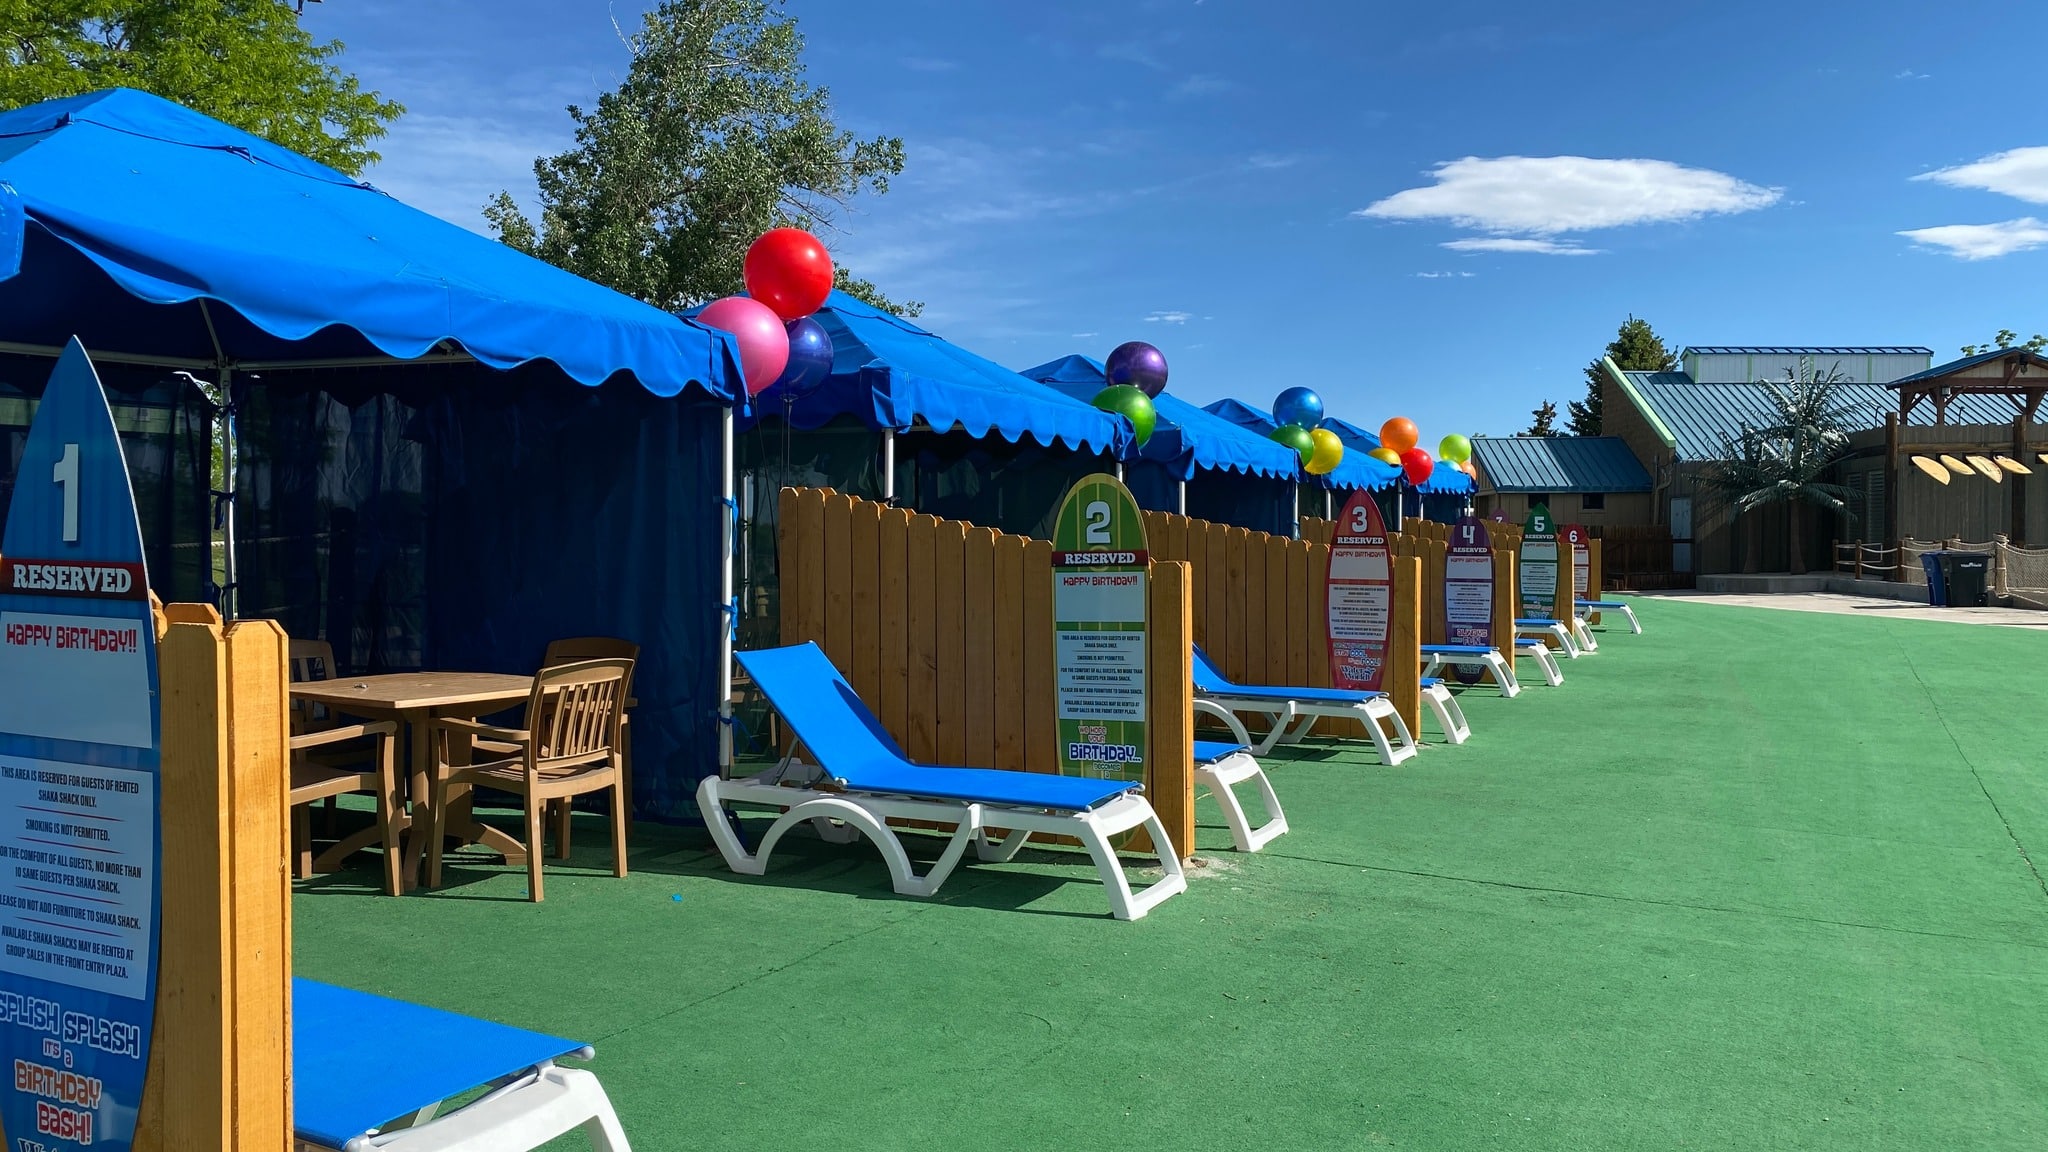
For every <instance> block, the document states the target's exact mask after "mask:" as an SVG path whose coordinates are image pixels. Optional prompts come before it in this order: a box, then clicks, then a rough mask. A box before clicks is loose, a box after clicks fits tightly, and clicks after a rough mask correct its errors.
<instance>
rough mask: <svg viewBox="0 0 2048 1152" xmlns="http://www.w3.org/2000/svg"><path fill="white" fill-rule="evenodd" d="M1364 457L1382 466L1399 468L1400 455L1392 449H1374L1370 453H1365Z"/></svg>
mask: <svg viewBox="0 0 2048 1152" xmlns="http://www.w3.org/2000/svg"><path fill="white" fill-rule="evenodd" d="M1366 455H1367V456H1370V457H1372V458H1373V459H1375V460H1377V461H1379V462H1380V463H1382V464H1392V465H1393V466H1394V467H1396V468H1399V467H1400V466H1401V454H1400V453H1399V452H1396V451H1394V450H1393V449H1392V448H1384V447H1382V448H1374V449H1373V450H1372V451H1370V452H1367V453H1366Z"/></svg>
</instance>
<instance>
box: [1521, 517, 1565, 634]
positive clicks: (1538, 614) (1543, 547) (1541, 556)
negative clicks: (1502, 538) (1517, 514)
mask: <svg viewBox="0 0 2048 1152" xmlns="http://www.w3.org/2000/svg"><path fill="white" fill-rule="evenodd" d="M1515 584H1516V585H1517V587H1519V588H1520V590H1521V594H1522V615H1523V616H1526V617H1529V618H1531V619H1540V620H1556V619H1558V618H1559V617H1558V615H1557V525H1556V524H1553V523H1551V520H1550V507H1549V506H1548V505H1545V504H1538V505H1537V506H1535V507H1534V508H1531V509H1529V519H1528V520H1527V521H1526V522H1525V523H1524V524H1523V525H1522V563H1521V566H1520V567H1519V568H1518V569H1517V570H1516V572H1515Z"/></svg>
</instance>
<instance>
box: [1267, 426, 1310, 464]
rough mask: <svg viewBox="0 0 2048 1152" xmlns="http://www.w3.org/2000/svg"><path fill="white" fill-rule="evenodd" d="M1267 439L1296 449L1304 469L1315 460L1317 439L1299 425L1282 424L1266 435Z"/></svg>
mask: <svg viewBox="0 0 2048 1152" xmlns="http://www.w3.org/2000/svg"><path fill="white" fill-rule="evenodd" d="M1266 439H1268V440H1273V441H1277V442H1279V443H1281V444H1285V445H1287V446H1288V447H1289V448H1292V449H1294V451H1295V454H1296V455H1298V456H1300V457H1301V466H1302V467H1303V468H1306V467H1308V462H1309V461H1310V460H1313V459H1315V456H1316V438H1315V437H1314V436H1311V435H1310V434H1309V430H1308V429H1306V428H1303V427H1302V426H1301V425H1299V424H1282V425H1281V426H1279V427H1278V428H1275V429H1273V430H1272V431H1271V432H1268V433H1266Z"/></svg>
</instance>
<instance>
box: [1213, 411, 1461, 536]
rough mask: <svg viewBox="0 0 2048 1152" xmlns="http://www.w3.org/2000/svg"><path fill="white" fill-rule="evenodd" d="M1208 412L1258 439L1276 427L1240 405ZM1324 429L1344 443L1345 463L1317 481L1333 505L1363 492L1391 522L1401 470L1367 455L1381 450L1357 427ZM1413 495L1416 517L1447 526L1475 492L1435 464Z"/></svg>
mask: <svg viewBox="0 0 2048 1152" xmlns="http://www.w3.org/2000/svg"><path fill="white" fill-rule="evenodd" d="M1209 411H1210V412H1213V413H1215V414H1216V415H1218V416H1221V417H1223V418H1224V419H1226V420H1229V421H1231V422H1232V423H1234V424H1237V425H1239V426H1241V427H1245V428H1250V429H1253V430H1255V431H1257V432H1259V433H1260V434H1261V435H1264V434H1265V433H1268V432H1271V431H1272V430H1273V429H1274V427H1275V424H1274V423H1273V417H1272V415H1271V414H1270V413H1268V412H1265V411H1264V410H1262V409H1258V408H1254V407H1252V406H1251V405H1249V404H1246V403H1244V402H1243V401H1241V400H1218V401H1216V402H1215V403H1214V404H1211V405H1209ZM1322 426H1323V427H1325V428H1328V429H1329V430H1330V431H1332V432H1335V433H1336V434H1337V438H1338V439H1339V440H1342V441H1343V442H1344V460H1343V462H1342V463H1340V464H1338V465H1337V468H1336V470H1335V471H1333V472H1331V473H1330V474H1329V475H1327V476H1324V477H1321V478H1320V479H1321V480H1322V482H1323V483H1322V487H1323V488H1325V489H1326V490H1328V491H1329V492H1330V494H1331V497H1332V499H1334V498H1335V497H1336V494H1337V493H1340V492H1352V491H1367V492H1373V493H1377V494H1380V495H1382V496H1383V497H1385V499H1383V501H1382V502H1383V503H1384V504H1385V505H1386V507H1384V508H1383V509H1382V510H1383V511H1384V512H1386V513H1387V514H1388V515H1389V516H1391V515H1392V514H1393V513H1394V511H1395V509H1394V507H1393V501H1394V500H1396V499H1400V500H1404V501H1405V498H1406V492H1407V491H1410V489H1408V488H1407V486H1406V485H1405V484H1404V483H1403V482H1402V479H1401V470H1400V469H1399V468H1397V467H1395V466H1394V465H1392V464H1388V463H1386V462H1385V461H1382V460H1375V459H1373V458H1372V457H1371V456H1369V455H1367V453H1369V452H1371V451H1372V450H1373V449H1375V448H1378V447H1379V446H1380V438H1379V437H1378V436H1376V435H1374V434H1373V433H1371V432H1367V431H1366V430H1365V429H1363V428H1360V427H1358V426H1357V425H1356V424H1352V423H1351V422H1349V421H1347V420H1341V419H1338V418H1336V417H1334V416H1333V417H1329V418H1326V419H1325V420H1324V421H1323V425H1322ZM1416 491H1419V493H1420V498H1419V500H1418V502H1417V503H1418V504H1419V508H1418V509H1417V511H1419V513H1420V514H1421V515H1423V516H1425V517H1427V518H1429V519H1431V520H1438V521H1441V522H1445V523H1448V522H1449V521H1452V520H1455V519H1457V518H1458V516H1460V515H1461V514H1463V511H1464V508H1465V506H1466V504H1467V503H1468V502H1469V500H1470V494H1471V492H1472V491H1473V484H1472V478H1471V477H1470V476H1467V475H1465V474H1464V473H1463V472H1460V471H1458V470H1457V469H1456V468H1454V467H1452V466H1451V465H1449V464H1447V463H1445V462H1443V461H1441V460H1439V461H1437V465H1436V468H1435V469H1434V470H1433V471H1432V472H1431V474H1430V478H1429V482H1428V483H1426V484H1424V485H1423V486H1422V487H1421V488H1420V489H1419V490H1416ZM1404 511H1406V509H1404ZM1410 514H1414V513H1413V512H1411V513H1410Z"/></svg>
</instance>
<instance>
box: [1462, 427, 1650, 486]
mask: <svg viewBox="0 0 2048 1152" xmlns="http://www.w3.org/2000/svg"><path fill="white" fill-rule="evenodd" d="M1472 451H1473V453H1474V454H1475V455H1476V456H1477V457H1478V460H1479V471H1480V474H1481V475H1483V476H1485V477H1486V481H1487V483H1489V484H1491V485H1492V486H1493V490H1494V491H1496V492H1648V491H1649V490H1650V474H1649V473H1648V472H1646V471H1644V470H1643V465H1642V462H1641V461H1639V460H1637V459H1636V457H1635V453H1633V452H1630V451H1629V450H1628V445H1627V444H1625V443H1623V442H1622V440H1621V437H1619V436H1476V437H1473V439H1472Z"/></svg>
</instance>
